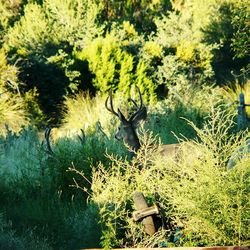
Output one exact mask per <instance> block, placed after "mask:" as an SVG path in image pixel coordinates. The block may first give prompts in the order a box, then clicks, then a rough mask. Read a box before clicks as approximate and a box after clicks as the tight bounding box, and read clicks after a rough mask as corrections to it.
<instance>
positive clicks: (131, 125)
mask: <svg viewBox="0 0 250 250" xmlns="http://www.w3.org/2000/svg"><path fill="white" fill-rule="evenodd" d="M137 91H138V92H139V97H140V104H139V105H137V103H136V102H135V101H134V100H133V99H131V98H130V99H129V100H130V101H132V103H133V104H134V106H135V108H136V111H135V112H134V113H133V114H132V115H131V116H130V118H129V119H126V118H125V116H124V115H123V114H122V112H121V111H120V109H118V110H117V112H116V111H114V107H113V97H112V90H110V92H109V96H108V97H107V99H106V102H105V107H106V108H107V110H108V111H110V112H111V113H112V114H114V115H115V116H117V117H118V118H119V120H120V125H119V127H118V131H117V132H116V134H115V138H116V139H117V140H123V141H124V143H126V144H127V145H128V146H129V147H130V148H131V150H132V151H135V152H136V151H137V150H138V149H139V148H140V146H141V145H140V142H139V138H138V136H137V133H136V128H137V127H138V125H139V122H140V121H141V120H145V119H146V118H147V109H146V107H145V106H144V104H143V101H142V95H141V92H140V89H139V88H138V87H137ZM108 101H109V102H110V107H108Z"/></svg>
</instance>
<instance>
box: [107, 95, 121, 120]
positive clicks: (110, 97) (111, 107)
mask: <svg viewBox="0 0 250 250" xmlns="http://www.w3.org/2000/svg"><path fill="white" fill-rule="evenodd" d="M109 99H110V108H109V107H108V100H109ZM105 107H106V109H107V110H108V111H110V112H111V113H112V114H114V115H115V116H118V117H119V115H118V113H117V112H115V111H114V107H113V96H112V90H110V91H109V96H108V97H107V99H106V101H105Z"/></svg>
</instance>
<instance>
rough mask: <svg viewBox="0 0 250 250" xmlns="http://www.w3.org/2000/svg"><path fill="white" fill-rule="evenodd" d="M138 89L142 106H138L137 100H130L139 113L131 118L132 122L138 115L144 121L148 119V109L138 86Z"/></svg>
mask: <svg viewBox="0 0 250 250" xmlns="http://www.w3.org/2000/svg"><path fill="white" fill-rule="evenodd" d="M136 89H137V91H138V93H139V97H140V105H139V106H138V105H137V103H136V102H135V100H133V99H132V98H129V100H130V101H132V102H133V104H134V106H135V107H136V108H137V111H136V112H135V113H134V114H132V115H131V117H130V118H129V120H130V121H132V120H133V119H134V118H135V117H137V116H138V115H139V116H141V117H142V119H146V117H147V109H146V107H145V106H144V104H143V101H142V94H141V91H140V89H139V88H138V87H137V86H136Z"/></svg>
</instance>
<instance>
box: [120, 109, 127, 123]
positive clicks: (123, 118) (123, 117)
mask: <svg viewBox="0 0 250 250" xmlns="http://www.w3.org/2000/svg"><path fill="white" fill-rule="evenodd" d="M118 117H119V119H120V121H121V122H123V123H125V122H128V121H127V120H126V118H125V116H124V115H123V113H122V112H121V110H120V109H118Z"/></svg>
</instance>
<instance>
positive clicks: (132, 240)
mask: <svg viewBox="0 0 250 250" xmlns="http://www.w3.org/2000/svg"><path fill="white" fill-rule="evenodd" d="M232 124H233V123H232V119H231V116H228V115H226V114H225V113H221V111H216V112H214V113H212V115H211V117H210V120H208V122H207V123H206V125H205V127H204V128H203V129H202V130H200V129H198V128H197V127H195V126H194V129H195V130H196V131H197V133H198V136H199V137H200V140H201V142H199V143H198V142H187V143H183V145H182V150H183V151H182V152H183V153H182V155H180V157H179V158H178V160H175V159H173V158H167V157H165V158H164V156H162V155H159V151H158V150H160V148H158V147H157V146H156V147H152V146H150V145H152V143H155V139H154V138H152V136H150V135H149V136H145V137H144V146H143V149H142V150H141V152H139V153H138V155H137V157H136V158H135V159H133V161H132V162H128V161H125V162H124V161H122V160H120V159H119V158H117V157H110V158H111V161H112V164H111V166H110V169H109V170H105V169H104V168H103V167H102V165H100V166H99V169H97V170H96V171H95V172H94V176H93V184H92V192H93V194H92V200H93V201H94V202H96V203H97V204H99V207H100V215H101V222H102V224H103V238H102V244H103V246H104V247H109V248H111V247H123V246H125V245H126V246H130V247H156V246H159V245H160V244H163V243H164V244H165V245H167V246H173V245H174V243H173V241H172V240H171V233H174V232H173V231H171V228H166V229H165V230H166V231H165V230H164V229H162V230H159V232H158V233H157V234H155V235H153V236H151V237H149V236H148V235H147V234H146V233H144V232H143V229H142V227H141V225H140V224H138V223H135V222H133V221H132V219H131V216H130V215H131V212H132V211H133V210H134V207H133V205H132V204H133V201H132V194H133V193H134V192H135V191H140V192H143V193H144V195H145V196H146V198H147V201H148V203H149V204H152V203H155V202H158V204H160V206H161V208H162V209H163V210H164V211H165V213H166V216H167V217H168V218H170V220H171V221H172V223H173V225H177V227H178V228H179V229H180V230H181V232H182V233H181V234H182V237H181V238H180V239H179V240H178V241H177V242H175V245H176V244H177V245H178V246H198V245H209V246H213V245H231V244H232V245H244V244H247V242H248V235H249V219H250V218H249V192H250V190H249V187H248V186H249V171H250V169H249V158H248V157H246V158H243V159H242V161H240V162H238V164H237V166H235V167H234V168H233V169H231V170H229V169H227V167H226V161H227V158H228V156H229V155H230V154H231V152H232V151H233V150H234V149H235V148H236V147H237V146H238V145H239V144H238V142H237V141H238V138H237V137H234V136H230V137H228V133H227V131H228V129H229V128H230V126H232ZM192 147H193V148H192ZM195 148H197V149H198V150H199V152H200V157H197V158H196V157H195V154H192V156H191V155H190V153H189V152H190V151H189V150H191V151H192V152H194V150H195ZM157 152H158V153H157ZM190 157H191V159H190ZM138 166H140V167H138ZM104 187H105V188H104ZM154 194H157V196H155V195H154ZM157 197H158V198H157Z"/></svg>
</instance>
